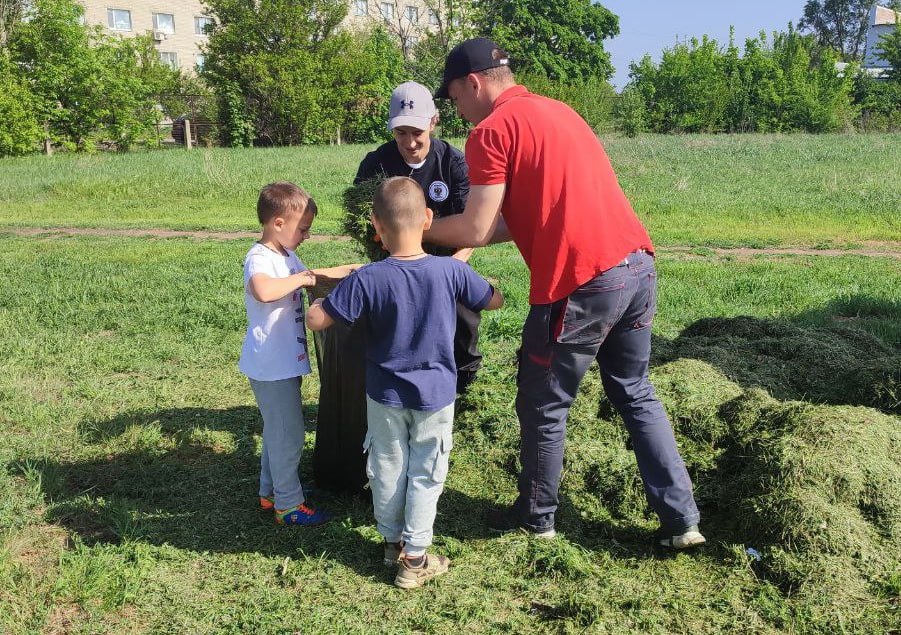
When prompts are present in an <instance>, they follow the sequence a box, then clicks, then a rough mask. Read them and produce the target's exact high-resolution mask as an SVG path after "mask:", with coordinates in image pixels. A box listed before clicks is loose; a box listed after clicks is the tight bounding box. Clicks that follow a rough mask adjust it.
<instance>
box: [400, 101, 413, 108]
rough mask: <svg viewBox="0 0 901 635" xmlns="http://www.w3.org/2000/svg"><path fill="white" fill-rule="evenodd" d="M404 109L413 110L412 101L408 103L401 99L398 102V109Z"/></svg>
mask: <svg viewBox="0 0 901 635" xmlns="http://www.w3.org/2000/svg"><path fill="white" fill-rule="evenodd" d="M404 108H409V109H410V110H413V100H412V99H411V100H410V101H404V100H403V99H401V100H400V109H401V110H403V109H404Z"/></svg>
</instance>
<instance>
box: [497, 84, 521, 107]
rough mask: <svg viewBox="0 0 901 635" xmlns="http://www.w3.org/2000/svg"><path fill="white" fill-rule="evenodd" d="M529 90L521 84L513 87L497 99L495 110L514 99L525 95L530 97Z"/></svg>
mask: <svg viewBox="0 0 901 635" xmlns="http://www.w3.org/2000/svg"><path fill="white" fill-rule="evenodd" d="M528 94H529V89H528V88H526V87H525V86H523V85H521V84H516V85H515V86H511V87H510V88H508V89H507V90H505V91H504V92H502V93H501V94H500V95H498V97H497V99H495V100H494V108H495V109H496V108H497V107H498V106H500V105H501V104H505V103H507V102H508V101H510V100H511V99H513V98H514V97H521V96H523V95H528Z"/></svg>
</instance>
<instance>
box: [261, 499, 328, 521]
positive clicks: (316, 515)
mask: <svg viewBox="0 0 901 635" xmlns="http://www.w3.org/2000/svg"><path fill="white" fill-rule="evenodd" d="M331 519H332V517H331V516H329V515H328V514H326V513H325V512H324V511H321V510H316V509H313V508H312V507H308V506H307V505H305V504H303V503H301V504H300V505H298V506H297V507H289V508H288V509H276V510H275V522H277V523H278V524H279V525H300V526H301V527H317V526H318V525H323V524H325V523H327V522H328V521H330V520H331Z"/></svg>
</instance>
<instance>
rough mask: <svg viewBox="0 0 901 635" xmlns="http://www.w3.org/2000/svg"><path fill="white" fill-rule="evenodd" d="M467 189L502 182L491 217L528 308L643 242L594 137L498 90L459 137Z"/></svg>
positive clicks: (553, 104) (568, 116) (516, 90)
mask: <svg viewBox="0 0 901 635" xmlns="http://www.w3.org/2000/svg"><path fill="white" fill-rule="evenodd" d="M466 162H467V163H468V164H469V180H470V182H471V184H472V185H495V184H498V183H506V185H507V188H506V194H505V196H504V202H503V206H502V207H501V213H502V214H503V217H504V221H505V222H506V223H507V227H508V228H509V229H510V234H511V235H512V237H513V241H514V242H515V243H516V246H517V247H518V248H519V251H520V253H522V257H523V258H524V259H525V261H526V264H527V265H528V267H529V271H530V272H531V289H530V292H529V303H530V304H549V303H551V302H555V301H557V300H560V299H562V298H565V297H566V296H568V295H569V294H571V293H572V292H573V291H575V290H576V289H577V288H578V287H579V286H581V285H583V284H585V283H586V282H588V281H589V280H591V279H592V278H594V277H595V276H596V275H597V274H599V273H601V272H602V271H606V270H607V269H610V268H611V267H613V266H615V265H617V264H619V263H620V262H622V260H623V258H624V257H625V256H626V255H627V254H629V253H631V252H633V251H635V250H637V249H646V250H648V251H649V252H653V245H652V244H651V239H650V237H649V236H648V233H647V231H645V228H644V226H642V224H641V221H639V220H638V217H637V216H636V215H635V212H634V211H632V206H631V205H630V204H629V201H628V200H627V199H626V196H625V194H623V191H622V189H621V188H620V186H619V182H618V181H617V180H616V175H615V174H614V173H613V167H612V166H611V165H610V159H608V158H607V153H606V152H604V148H603V147H602V146H601V142H600V141H599V140H598V138H597V135H595V133H594V131H593V130H592V129H591V128H590V127H589V126H588V124H587V123H585V120H583V119H582V118H581V117H580V116H579V115H578V114H577V113H576V112H575V111H574V110H573V109H572V108H570V107H569V106H567V105H566V104H564V103H562V102H559V101H556V100H554V99H549V98H547V97H542V96H540V95H535V94H532V93H530V92H529V91H528V90H527V89H526V88H525V87H523V86H514V87H513V88H510V89H508V90H506V91H504V92H503V93H502V94H501V96H500V97H498V99H497V101H495V102H494V110H493V111H492V113H491V114H490V115H489V116H488V117H486V118H485V119H484V120H483V121H482V122H481V123H479V125H478V126H476V127H475V128H474V129H473V130H472V132H471V133H470V135H469V139H468V140H467V142H466Z"/></svg>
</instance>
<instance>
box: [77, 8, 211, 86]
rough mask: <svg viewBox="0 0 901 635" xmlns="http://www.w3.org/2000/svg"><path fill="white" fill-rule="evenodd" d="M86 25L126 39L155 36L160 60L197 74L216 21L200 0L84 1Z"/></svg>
mask: <svg viewBox="0 0 901 635" xmlns="http://www.w3.org/2000/svg"><path fill="white" fill-rule="evenodd" d="M82 4H83V5H84V8H85V14H84V17H85V22H87V23H88V24H99V25H101V26H103V27H105V28H106V29H107V31H108V32H109V33H111V34H113V35H121V36H124V37H129V36H134V35H139V34H144V33H151V34H152V36H153V40H154V44H155V45H156V48H157V50H158V51H159V52H160V59H161V60H162V61H163V62H165V63H166V64H168V65H170V66H171V67H172V68H176V69H178V68H180V69H182V70H184V71H188V72H193V71H194V69H195V68H197V67H198V66H203V54H202V53H201V50H200V46H201V45H202V44H203V43H204V42H205V41H206V37H207V36H206V30H207V28H208V25H211V24H212V18H210V17H208V16H207V15H206V10H205V8H204V6H203V3H202V2H200V0H150V1H147V0H82Z"/></svg>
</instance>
